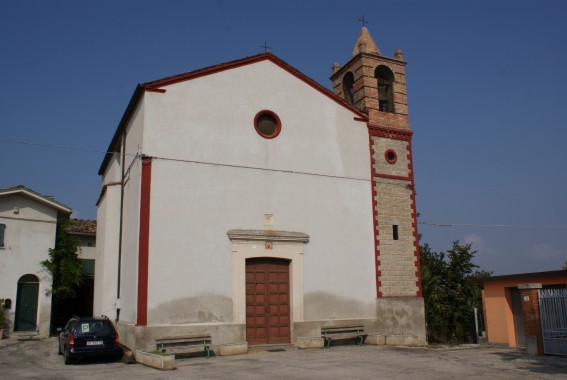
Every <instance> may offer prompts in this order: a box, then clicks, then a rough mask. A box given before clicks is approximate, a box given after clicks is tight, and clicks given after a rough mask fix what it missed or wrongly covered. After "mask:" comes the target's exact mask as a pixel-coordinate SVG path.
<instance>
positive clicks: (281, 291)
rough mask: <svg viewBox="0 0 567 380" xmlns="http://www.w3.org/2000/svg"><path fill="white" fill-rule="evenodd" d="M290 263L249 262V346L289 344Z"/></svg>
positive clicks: (263, 259)
mask: <svg viewBox="0 0 567 380" xmlns="http://www.w3.org/2000/svg"><path fill="white" fill-rule="evenodd" d="M289 263H290V261H289V260H284V259H276V258H254V259H247V260H246V340H247V342H248V344H250V345H255V344H276V343H290V337H291V333H290V302H289V300H290V297H289V290H290V289H289V288H290V287H289Z"/></svg>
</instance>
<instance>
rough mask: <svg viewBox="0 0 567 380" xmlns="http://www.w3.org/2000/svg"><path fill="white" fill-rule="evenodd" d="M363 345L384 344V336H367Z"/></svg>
mask: <svg viewBox="0 0 567 380" xmlns="http://www.w3.org/2000/svg"><path fill="white" fill-rule="evenodd" d="M364 343H365V344H371V345H373V346H381V345H384V344H386V335H383V334H368V336H367V337H366V339H365V340H364Z"/></svg>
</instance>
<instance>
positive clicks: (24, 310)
mask: <svg viewBox="0 0 567 380" xmlns="http://www.w3.org/2000/svg"><path fill="white" fill-rule="evenodd" d="M38 296H39V278H37V277H36V276H34V275H33V274H26V275H24V276H22V277H20V279H19V280H18V293H17V295H16V316H15V321H14V331H35V330H36V327H37V304H38Z"/></svg>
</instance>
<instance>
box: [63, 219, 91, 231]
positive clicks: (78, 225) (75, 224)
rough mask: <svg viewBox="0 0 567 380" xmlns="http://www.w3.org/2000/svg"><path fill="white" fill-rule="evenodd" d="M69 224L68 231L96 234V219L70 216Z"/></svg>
mask: <svg viewBox="0 0 567 380" xmlns="http://www.w3.org/2000/svg"><path fill="white" fill-rule="evenodd" d="M70 220H71V225H70V226H69V232H70V233H78V234H96V220H88V219H73V218H71V219H70Z"/></svg>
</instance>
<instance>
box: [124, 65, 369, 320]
mask: <svg viewBox="0 0 567 380" xmlns="http://www.w3.org/2000/svg"><path fill="white" fill-rule="evenodd" d="M166 90H167V91H166V93H165V94H158V93H147V94H146V98H145V99H146V104H145V128H144V138H143V141H144V145H143V152H144V154H146V155H149V156H152V157H155V159H154V161H153V164H152V188H151V194H152V195H151V223H150V264H149V267H150V277H149V297H148V298H149V299H148V309H149V318H150V320H149V323H150V324H151V323H152V315H155V314H153V313H154V312H155V311H156V310H159V311H160V312H161V313H163V314H165V315H167V314H168V313H169V314H170V315H171V316H172V317H171V318H172V321H176V322H200V321H203V320H205V321H227V320H230V319H231V318H232V317H231V316H232V305H231V302H232V283H231V281H232V279H231V242H230V240H229V239H228V237H227V235H226V232H227V231H228V230H229V229H238V228H242V229H273V230H288V231H297V232H305V233H307V234H309V236H310V242H309V243H307V244H306V245H305V252H304V255H305V256H304V284H303V286H304V305H303V306H304V317H305V319H306V320H309V319H334V318H355V317H372V316H374V315H375V310H374V309H375V295H376V287H375V269H374V247H373V237H372V236H373V235H372V228H373V223H372V196H371V185H370V162H369V142H368V141H369V140H368V132H367V129H366V126H365V124H364V123H362V122H357V121H354V119H353V118H354V116H355V115H354V114H353V113H352V112H350V111H348V110H347V109H345V108H343V107H341V106H340V105H338V104H337V103H335V102H333V101H332V100H331V99H329V98H327V97H326V96H324V95H322V94H321V93H319V92H318V91H316V90H315V89H313V88H312V87H310V86H308V85H307V84H305V83H304V82H303V81H301V80H299V79H298V78H296V77H294V76H292V75H290V74H289V73H287V72H285V71H284V70H282V69H281V68H279V67H278V66H276V65H275V64H273V63H271V62H268V61H264V62H260V63H257V64H254V65H250V66H244V67H241V68H238V69H233V70H228V71H224V72H220V73H217V74H215V75H211V76H206V77H202V78H198V79H195V80H191V81H188V82H183V83H180V84H176V85H171V86H168V87H166ZM264 109H268V110H271V111H273V112H275V113H276V114H277V115H278V116H279V117H280V119H281V122H282V131H281V133H280V135H279V136H278V137H277V138H275V139H271V140H269V139H264V138H262V137H261V136H259V135H258V134H257V133H256V132H255V130H254V126H253V120H254V116H255V115H256V113H257V112H258V111H260V110H264ZM163 158H166V159H163ZM167 159H175V160H179V161H172V160H167ZM195 161H198V162H201V163H196V162H195ZM206 163H214V164H218V165H209V164H206ZM264 214H273V215H274V224H273V225H272V226H270V227H266V226H265V225H264ZM132 217H134V216H132ZM131 220H134V219H131ZM204 298H206V299H207V302H206V303H203V299H204ZM180 307H183V308H191V307H194V308H197V309H199V308H203V310H201V311H202V312H203V313H204V315H203V316H202V318H201V317H200V314H199V313H197V314H196V315H197V317H196V320H176V317H175V315H176V313H177V311H176V310H178V309H179V308H180ZM227 310H230V312H229V311H227ZM197 311H199V310H197ZM207 313H208V314H207ZM180 318H181V319H183V318H185V319H187V318H189V319H190V318H195V315H193V316H192V317H191V316H189V317H183V316H181V317H180Z"/></svg>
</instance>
